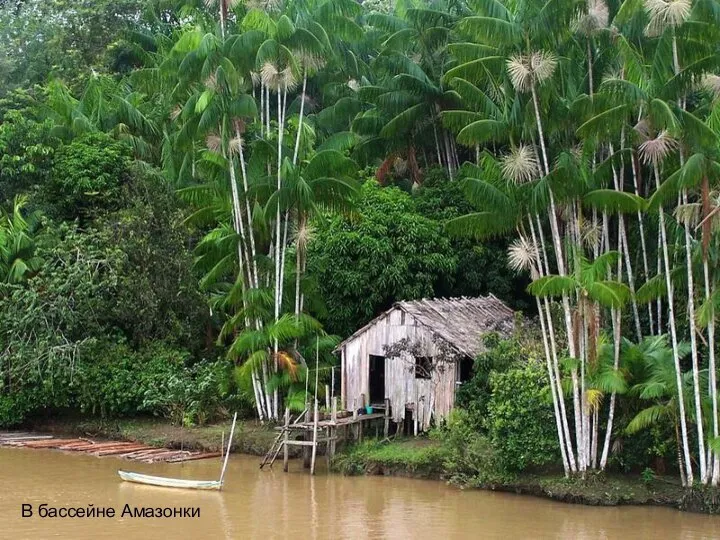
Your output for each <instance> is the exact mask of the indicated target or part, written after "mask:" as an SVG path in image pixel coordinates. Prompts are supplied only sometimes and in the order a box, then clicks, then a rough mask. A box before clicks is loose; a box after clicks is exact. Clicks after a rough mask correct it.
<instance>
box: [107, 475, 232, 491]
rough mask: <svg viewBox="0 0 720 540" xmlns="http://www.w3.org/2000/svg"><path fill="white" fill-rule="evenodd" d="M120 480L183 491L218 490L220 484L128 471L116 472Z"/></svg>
mask: <svg viewBox="0 0 720 540" xmlns="http://www.w3.org/2000/svg"><path fill="white" fill-rule="evenodd" d="M118 474H119V475H120V478H122V479H123V480H125V481H127V482H136V483H138V484H147V485H150V486H160V487H171V488H184V489H220V488H221V487H222V482H220V481H218V480H183V479H181V478H167V477H165V476H150V475H149V474H139V473H134V472H128V471H118Z"/></svg>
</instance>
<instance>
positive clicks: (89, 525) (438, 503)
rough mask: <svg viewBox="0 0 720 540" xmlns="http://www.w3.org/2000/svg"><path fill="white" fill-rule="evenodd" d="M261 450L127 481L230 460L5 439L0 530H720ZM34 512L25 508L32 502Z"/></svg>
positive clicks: (651, 511) (715, 522)
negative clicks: (80, 449) (177, 511)
mask: <svg viewBox="0 0 720 540" xmlns="http://www.w3.org/2000/svg"><path fill="white" fill-rule="evenodd" d="M258 464H259V458H255V457H249V456H240V455H236V456H231V459H230V464H229V466H228V471H227V475H226V487H225V489H224V490H223V491H222V492H220V493H218V492H198V491H189V490H179V489H168V488H157V487H152V486H143V485H137V484H131V483H128V482H122V481H121V480H120V478H119V477H118V476H117V470H118V469H125V470H132V471H137V472H143V473H146V474H155V475H159V476H173V477H182V478H194V479H216V478H217V477H218V475H219V469H220V462H219V460H203V461H195V462H187V463H184V464H152V465H149V464H143V463H135V462H128V461H124V460H121V459H116V458H112V457H106V458H96V457H92V456H82V455H75V454H65V453H62V452H58V451H54V450H32V449H23V448H3V449H0V489H1V491H0V538H2V539H5V538H8V539H25V538H28V539H29V538H32V539H34V540H37V539H45V538H77V539H84V538H93V539H95V538H122V539H124V540H129V539H134V538H158V539H165V538H172V539H179V538H203V539H205V538H219V539H222V538H227V539H236V538H238V539H239V538H243V539H244V538H262V539H270V538H294V539H305V538H308V539H322V540H324V539H336V538H338V539H339V538H362V539H366V538H393V539H405V538H407V539H412V540H423V539H429V540H443V539H446V538H502V539H514V538H533V539H539V538H563V539H564V538H568V539H577V540H582V539H610V538H652V539H658V538H683V539H691V538H720V517H717V516H706V515H699V514H689V513H684V512H679V511H677V510H673V509H670V508H653V507H618V508H596V507H585V506H579V505H568V504H563V503H557V502H552V501H548V500H544V499H539V498H534V497H527V496H522V495H513V494H505V493H492V492H486V491H470V490H468V491H461V490H458V489H455V488H452V487H449V486H446V485H445V484H443V483H442V482H435V481H425V480H412V479H405V478H393V477H342V476H336V475H328V474H324V473H322V471H321V473H320V474H318V475H317V476H315V477H311V476H310V475H309V474H308V473H307V472H306V471H304V470H303V468H302V464H301V463H298V462H291V464H290V465H291V467H290V472H289V473H287V474H286V473H283V472H282V464H279V465H277V464H276V465H275V467H274V469H273V470H265V471H260V470H258ZM23 503H26V504H32V505H33V507H34V510H35V512H34V515H33V517H29V518H22V517H21V505H22V504H23ZM43 503H47V504H48V505H49V506H53V507H70V506H75V507H87V506H88V505H89V504H93V505H95V506H96V507H97V506H105V507H113V508H115V510H116V512H117V516H116V517H115V518H112V519H102V518H92V519H91V518H75V519H71V518H48V517H46V518H40V517H38V515H37V508H38V507H39V505H40V504H43ZM125 504H128V505H130V506H131V507H145V506H147V507H199V508H200V517H199V518H168V519H165V518H160V519H157V518H139V517H137V518H132V517H125V518H122V517H119V516H120V513H121V512H122V509H123V507H124V505H125Z"/></svg>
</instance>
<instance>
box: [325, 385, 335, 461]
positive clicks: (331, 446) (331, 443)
mask: <svg viewBox="0 0 720 540" xmlns="http://www.w3.org/2000/svg"><path fill="white" fill-rule="evenodd" d="M337 405H338V398H337V396H333V399H332V411H331V412H330V419H331V421H332V423H333V424H337ZM328 434H329V435H328V436H329V437H330V438H331V439H332V440H330V441H328V448H327V452H328V463H329V462H330V458H333V457H335V443H336V442H337V441H336V440H335V439H336V438H337V426H335V425H333V427H332V429H328Z"/></svg>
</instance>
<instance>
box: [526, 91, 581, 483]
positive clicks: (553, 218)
mask: <svg viewBox="0 0 720 540" xmlns="http://www.w3.org/2000/svg"><path fill="white" fill-rule="evenodd" d="M530 90H531V92H532V100H533V108H534V111H535V122H536V124H537V129H538V137H539V139H540V149H541V151H542V157H543V160H542V162H543V165H544V174H545V175H548V174H550V166H549V162H548V156H547V149H546V147H545V135H544V133H543V125H542V120H541V118H540V107H539V104H538V98H537V92H536V90H535V85H534V84H532V85H531V86H530ZM549 195H550V230H551V233H552V240H553V246H554V248H555V258H556V261H557V266H558V272H559V273H560V275H561V276H565V275H566V273H565V261H564V258H563V250H562V241H561V238H560V231H559V226H558V222H557V209H556V207H555V197H554V195H553V192H552V189H550V190H549ZM562 306H563V314H564V316H565V328H566V331H567V338H568V349H569V352H570V356H571V357H573V358H575V357H576V351H575V333H574V331H573V324H572V314H571V312H570V301H569V299H568V296H567V294H563V297H562ZM571 378H572V385H573V408H574V413H575V437H576V447H577V449H578V459H579V463H578V466H579V469H580V470H581V471H583V470H585V463H586V462H585V461H584V456H583V453H582V452H581V451H580V449H581V448H582V447H583V446H584V445H583V432H582V419H581V417H582V407H581V404H580V388H579V384H578V383H579V381H578V375H577V369H573V371H572V374H571Z"/></svg>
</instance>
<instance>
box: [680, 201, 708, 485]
mask: <svg viewBox="0 0 720 540" xmlns="http://www.w3.org/2000/svg"><path fill="white" fill-rule="evenodd" d="M682 199H683V204H687V202H688V198H687V192H686V191H685V190H683V192H682ZM684 230H685V260H686V264H687V279H688V301H687V311H688V319H689V320H688V323H689V325H690V356H691V358H692V375H693V394H694V398H695V422H696V425H697V428H696V429H697V432H698V461H699V462H700V480H701V482H705V481H706V480H707V468H706V466H707V464H706V462H705V460H706V458H707V456H706V455H705V434H704V428H703V419H702V398H701V396H700V369H699V367H698V349H697V336H696V334H695V283H694V278H693V269H692V239H691V237H690V223H685V227H684Z"/></svg>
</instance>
